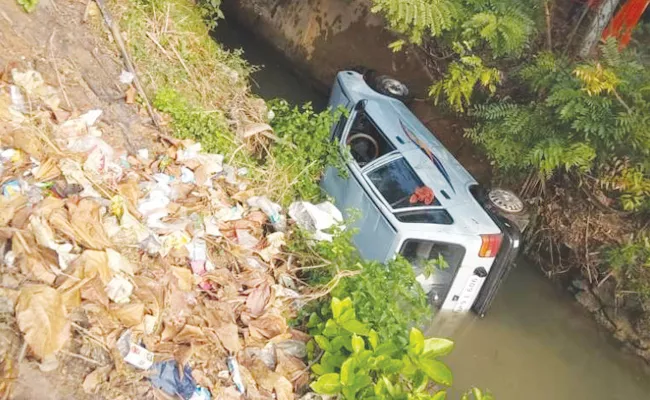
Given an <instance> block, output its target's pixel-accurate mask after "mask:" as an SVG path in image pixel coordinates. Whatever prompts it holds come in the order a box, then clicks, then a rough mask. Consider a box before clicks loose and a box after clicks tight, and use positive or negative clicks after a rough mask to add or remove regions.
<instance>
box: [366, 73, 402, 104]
mask: <svg viewBox="0 0 650 400" xmlns="http://www.w3.org/2000/svg"><path fill="white" fill-rule="evenodd" d="M373 89H375V90H376V91H377V92H379V93H381V94H383V95H386V96H389V97H392V98H394V99H397V100H401V101H403V102H406V101H408V100H409V99H410V97H411V91H410V90H409V88H408V86H406V85H405V84H403V83H402V82H400V81H398V80H397V79H395V78H393V77H390V76H388V75H380V76H378V77H377V78H375V82H374V84H373Z"/></svg>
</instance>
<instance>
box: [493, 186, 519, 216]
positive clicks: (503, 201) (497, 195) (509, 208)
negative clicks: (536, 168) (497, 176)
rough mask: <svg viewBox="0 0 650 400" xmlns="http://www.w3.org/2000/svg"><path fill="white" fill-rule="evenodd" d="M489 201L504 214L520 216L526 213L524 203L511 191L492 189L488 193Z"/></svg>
mask: <svg viewBox="0 0 650 400" xmlns="http://www.w3.org/2000/svg"><path fill="white" fill-rule="evenodd" d="M488 199H489V200H490V203H492V204H493V205H494V206H495V207H496V208H497V209H498V210H499V211H501V212H503V213H506V214H518V213H521V212H522V211H524V203H523V202H522V201H521V199H520V198H519V197H518V196H517V195H516V194H514V193H513V192H511V191H510V190H505V189H491V190H490V191H489V192H488Z"/></svg>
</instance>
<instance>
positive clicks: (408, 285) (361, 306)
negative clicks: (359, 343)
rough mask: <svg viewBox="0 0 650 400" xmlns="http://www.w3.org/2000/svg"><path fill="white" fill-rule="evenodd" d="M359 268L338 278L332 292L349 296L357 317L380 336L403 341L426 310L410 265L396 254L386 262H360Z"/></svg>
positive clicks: (426, 307)
mask: <svg viewBox="0 0 650 400" xmlns="http://www.w3.org/2000/svg"><path fill="white" fill-rule="evenodd" d="M362 268H363V271H362V272H361V274H359V275H356V276H352V277H349V278H346V279H344V280H342V281H341V283H340V284H339V285H338V286H337V287H336V288H335V289H334V290H333V291H332V295H333V296H338V297H344V296H350V297H351V298H352V300H353V301H354V304H355V309H356V311H357V315H358V316H359V319H360V320H361V321H364V322H365V323H367V324H368V325H370V326H371V327H373V328H374V329H375V330H376V331H377V332H379V336H380V338H381V339H382V340H389V339H391V340H393V341H395V342H398V343H400V344H404V343H406V341H407V339H408V338H407V337H406V332H407V331H408V328H409V327H410V326H413V325H414V324H418V323H419V322H421V321H423V320H424V319H425V318H426V317H427V316H428V315H429V314H430V305H429V304H428V303H427V299H426V295H425V294H424V292H423V291H422V288H421V286H420V284H419V283H418V282H417V281H416V280H415V274H414V273H413V267H412V266H411V264H410V263H409V262H408V261H406V260H405V259H404V258H401V257H398V258H397V259H395V260H392V261H390V262H388V263H387V264H386V265H383V264H380V263H378V262H374V261H370V262H363V263H362Z"/></svg>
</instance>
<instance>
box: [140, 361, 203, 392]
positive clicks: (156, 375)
mask: <svg viewBox="0 0 650 400" xmlns="http://www.w3.org/2000/svg"><path fill="white" fill-rule="evenodd" d="M152 372H153V374H152V375H151V376H150V377H149V380H150V381H151V384H152V385H153V386H155V387H157V388H158V389H160V390H162V391H164V392H165V393H167V394H169V395H171V396H180V397H181V398H182V399H184V400H189V399H190V398H192V396H194V392H195V391H196V388H197V386H196V382H194V378H192V369H191V368H190V367H189V366H188V365H186V366H185V368H183V377H182V378H181V373H180V370H179V368H178V363H177V362H176V361H174V360H168V361H163V362H159V363H156V364H154V365H153V368H152Z"/></svg>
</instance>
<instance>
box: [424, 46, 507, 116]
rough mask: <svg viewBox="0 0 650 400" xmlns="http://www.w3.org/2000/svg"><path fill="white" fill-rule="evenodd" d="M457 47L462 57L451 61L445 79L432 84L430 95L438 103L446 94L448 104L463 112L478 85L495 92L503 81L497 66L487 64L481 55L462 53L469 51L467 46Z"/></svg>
mask: <svg viewBox="0 0 650 400" xmlns="http://www.w3.org/2000/svg"><path fill="white" fill-rule="evenodd" d="M455 48H456V49H457V51H458V53H460V54H461V56H460V58H459V59H458V60H457V61H453V62H451V64H449V67H448V70H447V74H446V75H445V76H444V77H443V79H441V80H440V81H438V82H436V83H434V84H433V85H432V86H431V88H430V89H429V96H432V97H433V98H434V99H435V104H438V102H439V100H440V98H441V97H442V95H443V94H444V96H445V98H446V102H447V104H449V106H450V107H451V108H452V109H453V110H455V111H458V112H463V111H465V108H466V107H467V106H469V105H470V103H471V97H472V95H473V93H474V89H475V88H476V86H477V85H480V86H482V87H484V88H486V89H487V90H488V91H489V93H490V94H494V92H495V91H496V85H497V84H498V83H499V82H500V81H501V76H500V74H499V71H498V70H497V69H496V68H489V67H487V66H485V65H484V64H483V60H482V59H481V58H480V57H478V56H475V55H462V54H465V53H467V50H466V48H465V46H463V45H461V44H456V46H455Z"/></svg>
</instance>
